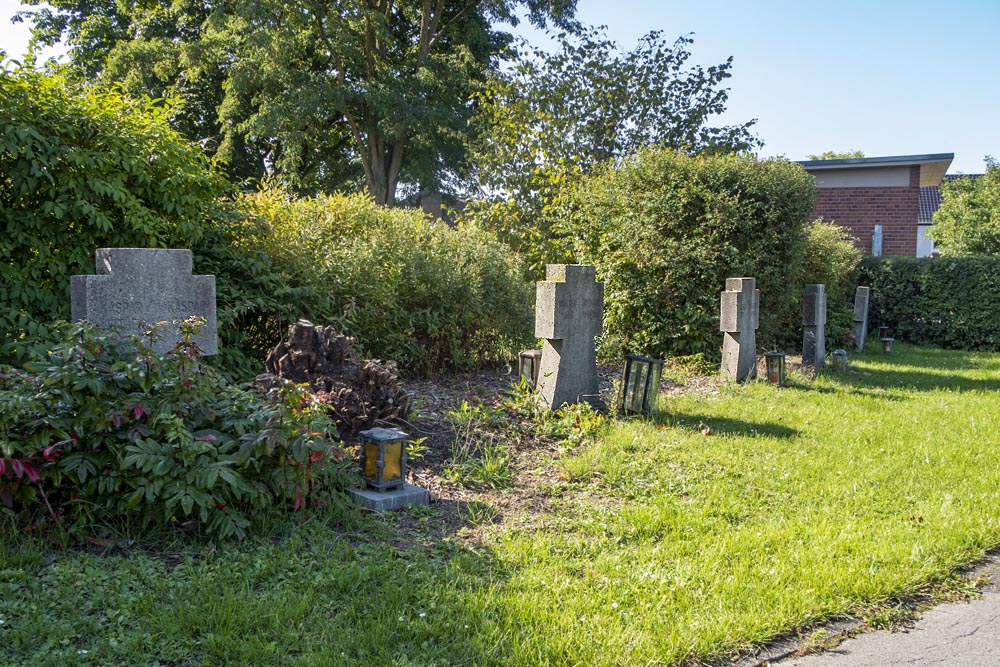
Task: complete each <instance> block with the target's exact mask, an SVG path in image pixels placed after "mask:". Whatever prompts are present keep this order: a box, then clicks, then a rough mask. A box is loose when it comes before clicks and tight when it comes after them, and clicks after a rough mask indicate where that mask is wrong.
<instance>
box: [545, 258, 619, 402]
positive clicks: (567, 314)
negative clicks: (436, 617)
mask: <svg viewBox="0 0 1000 667" xmlns="http://www.w3.org/2000/svg"><path fill="white" fill-rule="evenodd" d="M545 278H546V279H545V280H543V281H539V282H538V285H537V290H536V299H535V335H536V336H538V337H539V338H544V339H545V344H544V345H543V346H542V361H541V365H540V368H539V371H538V390H539V393H540V395H541V396H542V399H543V400H544V401H545V402H546V404H547V405H548V406H549V407H550V408H551V409H556V408H559V407H560V406H562V405H563V404H565V403H579V402H580V401H587V402H588V403H590V404H591V405H594V406H595V407H601V406H602V403H601V400H600V397H599V395H598V394H599V387H598V384H597V350H596V344H595V342H594V337H595V336H598V335H600V333H601V325H602V323H603V317H604V283H599V282H597V281H596V269H595V268H594V267H593V266H583V265H581V264H549V265H548V266H546V268H545Z"/></svg>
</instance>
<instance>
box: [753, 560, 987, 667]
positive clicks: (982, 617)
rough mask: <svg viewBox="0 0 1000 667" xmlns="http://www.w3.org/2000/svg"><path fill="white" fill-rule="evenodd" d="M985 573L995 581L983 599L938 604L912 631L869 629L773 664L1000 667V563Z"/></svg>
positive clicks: (802, 666)
mask: <svg viewBox="0 0 1000 667" xmlns="http://www.w3.org/2000/svg"><path fill="white" fill-rule="evenodd" d="M980 572H983V571H982V570H980ZM985 574H986V575H987V576H988V577H989V578H990V580H991V581H992V582H993V583H990V584H988V585H987V586H985V587H983V588H981V589H980V590H981V591H982V593H983V597H982V598H979V599H976V600H972V601H971V602H960V603H949V604H942V605H940V606H937V607H933V608H932V609H930V610H928V611H927V612H925V613H924V614H923V616H922V617H921V618H920V619H919V620H918V621H917V623H916V625H915V626H914V627H912V628H910V629H909V630H905V631H901V632H887V631H879V632H868V633H865V634H862V635H858V636H857V637H855V638H853V639H848V640H846V641H844V642H843V643H842V644H840V645H839V646H837V647H836V648H834V649H831V650H830V651H828V652H827V653H824V654H822V655H815V656H808V657H805V658H794V659H792V658H789V659H785V660H781V661H778V662H772V663H769V664H771V665H774V667H904V666H905V667H931V666H937V665H947V667H998V666H1000V583H998V582H1000V563H997V562H995V561H994V562H993V563H992V564H991V565H990V566H989V567H987V568H986V569H985ZM763 664H768V663H763Z"/></svg>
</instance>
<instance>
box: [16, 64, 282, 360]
mask: <svg viewBox="0 0 1000 667" xmlns="http://www.w3.org/2000/svg"><path fill="white" fill-rule="evenodd" d="M0 99H2V100H3V103H2V104H0V220H2V222H3V226H4V229H5V232H6V233H5V234H4V235H3V236H2V237H0V331H2V332H3V334H4V341H3V342H2V343H0V363H10V364H17V365H21V364H23V363H24V362H25V361H26V360H27V359H28V358H29V357H31V356H32V354H37V353H38V352H40V351H42V350H45V349H48V348H49V347H51V345H52V344H54V342H55V340H56V337H55V335H54V333H53V332H52V331H50V329H49V323H50V322H53V321H55V320H58V319H68V318H69V314H70V312H69V308H70V299H69V283H70V280H69V279H70V276H71V275H73V274H89V273H93V271H94V251H95V250H96V249H97V248H101V247H152V248H166V247H173V248H191V249H192V250H193V252H194V264H195V265H194V269H195V272H196V273H206V274H212V275H215V276H216V292H217V299H218V312H217V317H218V324H219V333H220V337H221V340H220V347H221V352H220V355H219V357H217V358H215V359H213V363H216V364H219V365H221V366H222V367H224V368H226V369H227V371H228V372H229V373H230V374H232V375H237V376H241V377H246V376H252V375H253V374H254V373H255V372H256V369H254V368H253V367H252V363H251V360H250V358H248V355H249V356H250V357H254V356H256V357H262V355H263V352H264V351H265V350H266V349H267V348H268V346H269V345H273V344H274V342H275V341H276V340H277V338H278V336H279V335H280V332H281V330H282V328H283V326H284V325H285V324H287V323H289V322H292V321H294V319H295V313H294V305H293V304H294V303H295V300H296V298H298V297H299V294H298V293H297V292H296V290H295V289H293V288H289V287H286V286H285V285H283V284H281V283H280V282H278V281H277V280H276V279H275V276H274V275H273V274H272V272H271V268H270V261H269V259H268V258H267V256H266V255H264V254H262V253H261V252H260V251H259V250H258V249H257V248H255V247H254V238H255V237H256V236H257V235H258V233H259V230H258V229H257V228H256V225H257V223H255V222H254V221H252V220H247V219H245V218H242V217H241V216H239V215H238V214H237V211H236V210H235V209H234V207H233V206H232V202H231V201H229V200H227V199H225V198H224V195H226V193H227V191H228V186H227V183H226V180H225V179H224V178H223V177H222V176H221V175H220V174H219V173H218V172H217V171H216V170H215V169H214V166H213V164H212V163H211V162H210V161H209V160H208V159H206V157H205V155H204V153H203V151H202V150H201V148H200V147H198V146H196V145H193V144H191V143H190V142H188V141H186V140H185V139H184V138H183V137H181V136H180V135H179V134H177V133H176V132H175V131H173V130H171V129H170V127H169V125H168V122H167V119H168V117H169V116H170V114H171V113H172V112H173V109H172V107H171V106H170V104H169V103H163V102H159V103H153V102H151V101H149V100H133V99H129V98H127V97H124V96H122V95H120V94H117V93H114V92H108V91H101V90H97V89H81V90H76V89H73V88H71V87H70V86H69V84H67V83H66V81H64V80H63V79H62V78H61V77H59V76H58V75H50V74H43V73H40V72H37V71H34V70H32V69H29V68H14V69H9V70H4V69H0ZM275 331H276V332H278V333H277V334H274V332H275Z"/></svg>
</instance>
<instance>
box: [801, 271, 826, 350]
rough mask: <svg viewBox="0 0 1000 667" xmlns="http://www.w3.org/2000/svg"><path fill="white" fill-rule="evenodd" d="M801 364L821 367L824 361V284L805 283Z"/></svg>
mask: <svg viewBox="0 0 1000 667" xmlns="http://www.w3.org/2000/svg"><path fill="white" fill-rule="evenodd" d="M802 324H803V325H805V333H804V334H803V335H802V365H803V366H815V367H816V368H822V367H823V365H824V364H825V363H826V286H825V285H806V291H805V298H804V299H803V300H802Z"/></svg>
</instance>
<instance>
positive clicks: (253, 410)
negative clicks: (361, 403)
mask: <svg viewBox="0 0 1000 667" xmlns="http://www.w3.org/2000/svg"><path fill="white" fill-rule="evenodd" d="M186 329H187V332H188V340H185V341H183V342H181V343H180V344H178V345H177V347H176V348H175V349H173V350H172V351H170V352H169V353H167V354H166V355H165V356H164V357H159V356H157V355H155V354H153V353H152V352H151V350H150V349H149V347H148V346H146V345H145V344H144V343H143V342H141V341H140V340H138V339H136V338H135V337H128V336H121V335H119V334H116V333H110V332H108V331H104V330H101V329H99V328H96V327H93V326H90V325H83V324H81V325H67V326H66V327H65V328H64V330H63V336H64V342H62V343H61V344H59V345H57V346H56V347H55V348H54V349H53V350H52V351H51V353H49V354H47V355H45V356H44V357H41V358H38V359H37V360H36V361H34V362H31V363H29V364H28V365H27V366H26V368H27V371H26V372H19V371H14V370H12V369H8V370H6V371H5V372H4V375H3V379H2V380H0V520H5V522H7V523H9V524H13V525H18V526H22V527H24V528H30V527H38V528H44V527H48V528H55V529H58V530H61V531H66V530H69V531H70V532H80V531H86V530H94V528H95V525H99V524H102V523H107V521H108V520H109V519H115V520H120V519H121V518H123V517H128V518H130V519H132V520H134V521H136V522H138V523H139V524H141V525H146V526H150V525H159V526H162V525H166V524H170V523H182V524H190V525H191V526H192V527H195V528H200V529H204V530H206V531H207V532H209V533H211V534H213V535H216V536H218V537H229V536H237V537H242V536H243V535H244V532H245V529H246V527H247V525H248V523H249V519H248V516H249V514H250V513H252V512H253V511H255V510H258V509H261V508H264V507H271V506H273V505H275V504H278V505H283V504H285V503H288V504H289V505H290V506H291V507H294V508H295V509H299V508H302V507H304V506H305V505H306V504H307V503H308V502H318V501H320V500H321V499H324V498H326V499H329V497H330V494H331V493H332V492H334V491H336V490H337V489H338V488H340V487H342V486H343V484H344V482H345V479H346V478H345V477H344V474H343V473H344V466H345V463H344V462H342V461H341V459H343V458H344V456H343V453H342V451H341V450H340V449H339V448H337V447H336V445H335V443H334V441H333V440H332V439H331V438H335V437H336V431H335V429H334V428H333V426H332V425H331V423H330V422H329V419H328V418H327V416H326V414H325V412H324V411H323V410H322V408H314V407H313V406H311V405H310V398H311V397H310V394H309V393H308V392H306V391H305V390H304V389H302V388H300V387H296V386H294V385H286V386H284V387H282V388H280V389H279V390H277V391H275V392H273V393H272V394H271V395H270V396H268V397H264V396H261V395H260V394H257V393H254V392H248V391H243V390H241V389H238V388H236V387H234V386H232V385H229V384H228V383H226V382H225V381H224V380H223V379H222V378H221V377H220V376H219V375H218V374H217V373H215V371H213V370H212V369H211V368H210V367H207V366H205V365H203V364H202V363H201V361H200V359H199V355H198V351H197V347H196V346H195V345H194V344H192V343H190V342H189V339H190V334H192V333H193V329H191V328H190V325H186Z"/></svg>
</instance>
